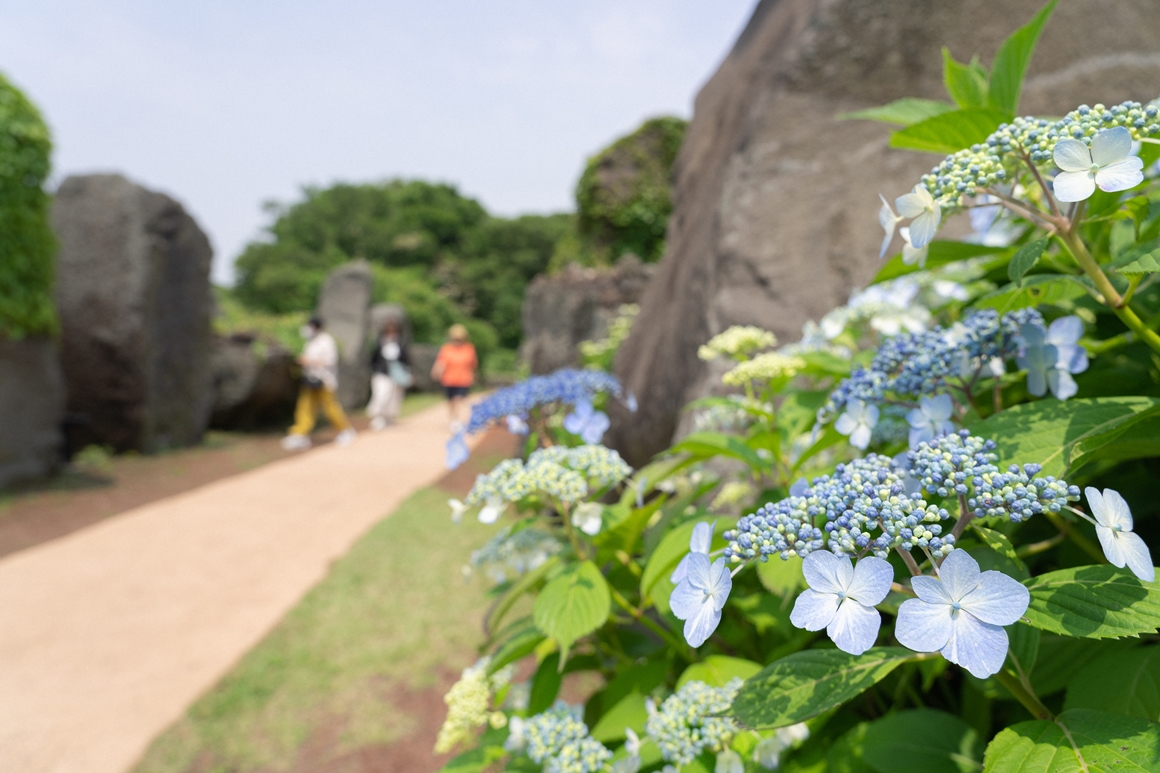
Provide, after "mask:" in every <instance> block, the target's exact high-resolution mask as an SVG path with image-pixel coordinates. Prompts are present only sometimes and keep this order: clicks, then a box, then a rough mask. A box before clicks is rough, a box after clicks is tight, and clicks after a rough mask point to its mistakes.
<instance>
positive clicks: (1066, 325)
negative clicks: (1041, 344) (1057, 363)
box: [1047, 314, 1083, 346]
mask: <svg viewBox="0 0 1160 773" xmlns="http://www.w3.org/2000/svg"><path fill="white" fill-rule="evenodd" d="M1082 337H1083V322H1082V321H1081V320H1080V318H1079V317H1077V316H1075V315H1074V314H1069V315H1067V316H1066V317H1060V318H1059V319H1057V320H1055V321H1054V322H1052V323H1051V326H1050V327H1048V328H1047V343H1049V344H1054V345H1055V346H1066V345H1068V344H1072V345H1074V344H1076V343H1078V342H1079V339H1080V338H1082Z"/></svg>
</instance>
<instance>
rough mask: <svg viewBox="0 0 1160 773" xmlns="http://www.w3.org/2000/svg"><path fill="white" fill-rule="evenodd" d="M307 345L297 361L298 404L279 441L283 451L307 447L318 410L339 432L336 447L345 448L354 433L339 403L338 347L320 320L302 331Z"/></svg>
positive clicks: (307, 325)
mask: <svg viewBox="0 0 1160 773" xmlns="http://www.w3.org/2000/svg"><path fill="white" fill-rule="evenodd" d="M302 337H303V338H305V339H306V346H305V347H304V348H303V349H302V356H301V357H299V358H298V362H299V364H300V365H302V385H301V386H300V387H299V388H298V405H297V406H296V407H295V409H294V426H293V427H291V428H290V431H289V432H288V433H287V435H286V437H284V438H282V448H284V449H286V450H287V451H300V450H303V449H307V448H310V432H311V430H313V429H314V422H315V419H316V417H317V416H318V411H319V409H322V412H323V413H325V414H326V418H328V419H330V423H331V424H333V425H334V426H335V427H336V428H337V429H338V430H339V433H338V437H336V438H335V439H334V442H335V444H336V445H340V446H345V445H349V444H350V443H351V442H353V441H354V438H355V431H354V428H352V427H351V426H350V422H349V421H348V420H347V418H346V414H345V413H343V411H342V406H341V405H339V404H338V399H337V398H336V397H335V391H336V390H337V389H338V344H336V343H335V342H334V337H333V336H332V335H330V333H327V332H325V331H323V329H322V320H321V319H319V318H318V317H314V318H312V319H311V320H310V322H308V323H307V324H306V325H305V326H304V327H303V328H302Z"/></svg>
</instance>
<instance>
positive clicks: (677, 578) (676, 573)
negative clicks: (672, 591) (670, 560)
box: [669, 553, 689, 585]
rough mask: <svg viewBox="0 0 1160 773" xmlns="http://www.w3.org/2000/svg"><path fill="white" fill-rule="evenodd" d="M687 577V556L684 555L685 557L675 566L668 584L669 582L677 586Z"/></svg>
mask: <svg viewBox="0 0 1160 773" xmlns="http://www.w3.org/2000/svg"><path fill="white" fill-rule="evenodd" d="M688 576H689V554H687V553H686V554H685V557H684V558H682V559H681V560H680V562H679V563H678V564H677V568H676V569H674V570H673V573H672V574H670V575H669V582H671V583H672V584H673V585H678V584H680V582H681V580H683V579H685V578H686V577H688Z"/></svg>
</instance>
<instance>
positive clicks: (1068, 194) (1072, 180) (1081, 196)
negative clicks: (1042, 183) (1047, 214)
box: [1051, 171, 1096, 202]
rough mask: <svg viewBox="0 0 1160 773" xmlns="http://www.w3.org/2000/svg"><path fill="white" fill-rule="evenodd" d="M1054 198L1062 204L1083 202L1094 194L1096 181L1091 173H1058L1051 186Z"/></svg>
mask: <svg viewBox="0 0 1160 773" xmlns="http://www.w3.org/2000/svg"><path fill="white" fill-rule="evenodd" d="M1051 187H1052V188H1053V189H1054V190H1055V198H1057V199H1059V200H1060V201H1063V202H1072V201H1085V200H1086V199H1089V198H1091V195H1092V194H1093V193H1095V192H1096V180H1095V177H1094V176H1093V175H1092V173H1091V172H1088V171H1083V172H1060V173H1059V174H1057V175H1056V176H1055V181H1054V182H1053V183H1052V184H1051Z"/></svg>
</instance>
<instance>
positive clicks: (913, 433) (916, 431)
mask: <svg viewBox="0 0 1160 773" xmlns="http://www.w3.org/2000/svg"><path fill="white" fill-rule="evenodd" d="M933 438H934V433H933V432H931V429H930V427H922V428H918V427H911V429H910V435H909V436H908V437H907V442H908V443H909V445H910V448H911V449H912V450H913V449H915V448H918V444H919V443H925V442H926V441H928V440H931V439H933Z"/></svg>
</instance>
